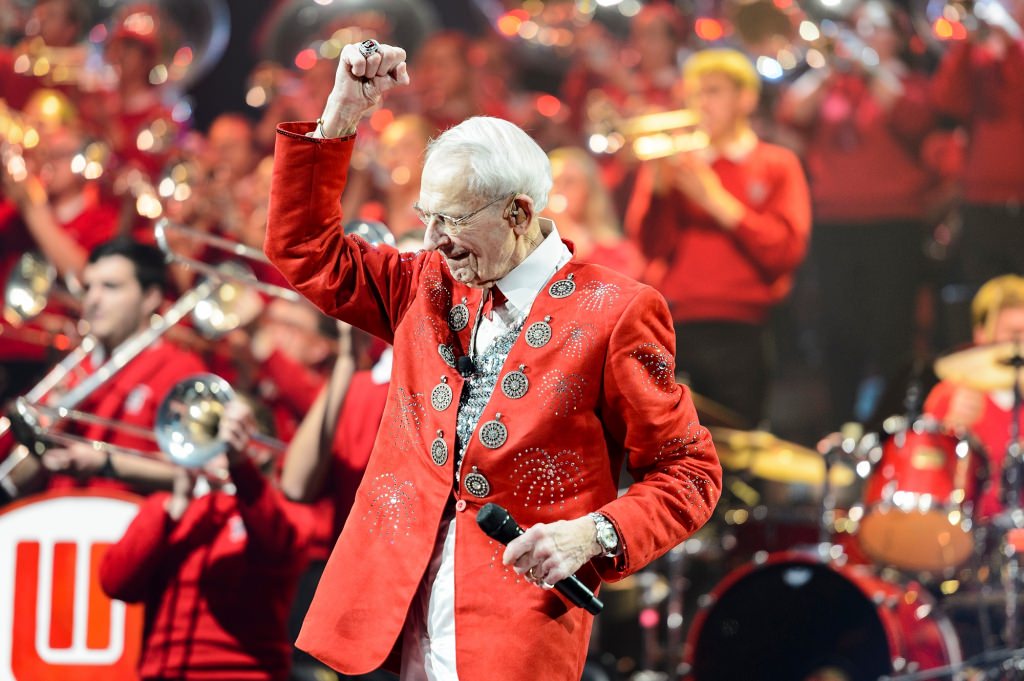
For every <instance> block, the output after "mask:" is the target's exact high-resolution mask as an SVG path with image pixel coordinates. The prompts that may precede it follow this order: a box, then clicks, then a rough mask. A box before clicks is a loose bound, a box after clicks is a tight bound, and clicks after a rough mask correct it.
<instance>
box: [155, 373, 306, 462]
mask: <svg viewBox="0 0 1024 681" xmlns="http://www.w3.org/2000/svg"><path fill="white" fill-rule="evenodd" d="M233 399H235V391H234V390H233V389H232V387H231V385H230V384H229V383H228V382H227V381H225V380H224V379H223V378H221V377H220V376H217V375H214V374H200V375H198V376H191V377H189V378H186V379H184V380H182V381H181V382H179V383H178V384H177V385H175V386H174V387H173V388H171V391H170V392H169V393H168V394H167V397H165V398H164V400H163V402H161V404H160V407H159V409H157V415H156V428H155V434H156V441H157V443H158V444H159V445H160V449H161V451H163V452H164V453H165V454H166V455H167V456H168V457H169V458H170V460H171V461H172V462H173V463H176V464H178V465H179V466H185V467H187V468H200V467H202V466H203V465H205V464H206V463H207V462H208V461H210V460H211V459H213V458H214V457H216V456H218V455H219V454H222V453H223V452H224V450H225V448H226V444H225V443H224V442H223V441H222V440H220V439H219V438H218V437H217V431H218V428H219V425H220V419H221V416H223V414H224V407H225V405H226V404H227V403H228V402H230V401H231V400H233ZM252 443H254V444H255V445H257V446H261V447H265V448H268V449H270V450H271V451H273V452H275V453H280V452H283V451H284V450H285V448H286V447H287V445H286V444H285V443H284V442H281V441H280V440H277V439H275V438H271V437H267V436H266V435H263V434H261V433H256V434H254V435H253V437H252Z"/></svg>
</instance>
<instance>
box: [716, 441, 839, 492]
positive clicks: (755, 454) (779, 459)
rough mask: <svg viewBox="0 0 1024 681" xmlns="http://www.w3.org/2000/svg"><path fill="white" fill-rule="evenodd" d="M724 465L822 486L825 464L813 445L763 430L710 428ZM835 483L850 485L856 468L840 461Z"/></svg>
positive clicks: (757, 475)
mask: <svg viewBox="0 0 1024 681" xmlns="http://www.w3.org/2000/svg"><path fill="white" fill-rule="evenodd" d="M709 430H710V431H711V437H712V439H713V440H714V442H715V449H716V450H717V451H718V458H719V460H720V461H721V462H722V466H723V468H726V469H729V470H733V471H748V472H749V474H750V475H752V476H753V477H755V478H760V479H764V480H769V481H772V482H780V483H785V484H792V485H806V486H809V487H817V488H820V487H821V486H822V484H823V482H824V477H825V466H824V465H823V463H822V461H821V455H819V454H818V453H817V452H816V451H814V450H813V449H807V448H806V447H801V446H800V445H796V444H793V443H791V442H786V441H785V440H781V439H779V438H777V437H775V436H774V435H772V434H771V433H769V432H766V431H762V430H751V431H746V430H733V429H730V428H710V429H709ZM829 475H831V476H832V477H831V484H833V485H835V486H837V487H847V486H849V485H850V484H852V483H853V481H854V472H853V470H852V469H850V468H849V467H847V466H845V465H841V464H840V465H837V466H835V467H833V468H832V470H831V471H830V472H829Z"/></svg>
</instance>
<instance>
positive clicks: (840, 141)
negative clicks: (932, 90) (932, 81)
mask: <svg viewBox="0 0 1024 681" xmlns="http://www.w3.org/2000/svg"><path fill="white" fill-rule="evenodd" d="M902 82H903V87H904V94H903V97H901V98H900V99H899V100H897V101H896V102H895V104H894V105H893V106H892V108H891V109H889V110H888V111H886V110H885V109H883V108H882V106H881V104H880V103H879V102H878V101H877V100H876V99H875V98H874V96H872V94H871V91H870V88H869V84H868V83H867V82H866V81H865V80H864V79H863V78H861V77H859V76H857V75H854V74H845V75H839V76H837V77H836V78H835V79H833V80H832V81H831V82H830V84H829V85H828V90H827V92H826V94H825V98H824V100H823V101H822V103H821V107H820V108H819V110H818V115H817V116H816V118H815V120H814V121H813V122H812V123H811V124H810V125H809V126H807V128H806V129H805V133H806V135H807V142H808V144H807V152H806V157H805V160H806V162H807V173H808V175H810V178H811V198H812V200H813V203H814V217H815V223H816V224H818V223H822V222H825V223H829V222H831V223H860V222H872V221H876V220H891V219H920V218H921V217H922V216H923V215H924V210H925V198H926V195H927V192H928V190H929V189H930V188H931V186H932V177H931V175H930V174H929V173H928V172H927V171H926V170H925V168H924V165H923V164H922V162H921V159H920V156H919V146H920V144H921V142H922V140H923V139H924V137H925V135H926V134H927V133H928V132H929V130H930V128H931V126H932V115H931V111H930V108H929V105H928V91H927V83H926V82H925V81H924V79H923V78H922V77H919V76H910V77H907V78H904V79H903V81H902Z"/></svg>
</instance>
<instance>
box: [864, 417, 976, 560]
mask: <svg viewBox="0 0 1024 681" xmlns="http://www.w3.org/2000/svg"><path fill="white" fill-rule="evenodd" d="M887 430H888V431H889V432H888V433H887V435H886V437H884V438H878V437H876V436H871V437H867V438H865V439H864V441H863V442H862V445H861V446H860V447H859V448H858V452H857V453H858V455H859V457H860V458H861V461H860V462H859V463H858V464H857V466H858V471H861V467H862V465H863V467H864V469H865V471H866V472H867V476H866V477H867V478H868V481H867V486H866V489H865V493H864V507H865V515H864V519H863V520H862V521H861V523H860V528H859V532H858V540H859V542H860V545H861V547H862V548H863V549H864V551H865V552H866V553H867V554H868V555H869V556H870V557H871V558H872V559H874V560H875V561H877V562H879V563H880V564H884V565H892V566H895V567H897V568H901V569H903V570H908V571H911V572H934V573H942V572H943V571H945V570H948V569H951V568H955V567H957V566H959V565H962V564H963V563H964V562H965V561H966V560H967V559H968V558H969V557H970V556H971V555H973V553H974V539H973V535H972V530H973V517H974V505H975V502H976V501H977V499H978V498H979V496H980V492H981V488H982V482H983V480H984V478H985V473H986V466H985V465H984V461H985V458H984V456H983V455H982V454H981V452H982V451H983V450H982V449H981V448H980V446H979V445H978V444H977V443H975V442H974V441H973V440H972V439H971V438H969V437H967V436H965V435H962V434H956V433H953V432H951V431H949V430H947V429H946V428H944V427H943V426H942V425H941V424H939V423H937V422H935V421H934V420H931V419H929V418H926V417H922V418H919V419H917V420H915V421H913V422H909V421H900V420H887Z"/></svg>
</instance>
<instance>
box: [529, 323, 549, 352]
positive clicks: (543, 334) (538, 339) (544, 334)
mask: <svg viewBox="0 0 1024 681" xmlns="http://www.w3.org/2000/svg"><path fill="white" fill-rule="evenodd" d="M550 340H551V325H550V324H548V323H547V322H534V323H533V324H530V326H529V328H527V329H526V344H527V345H529V346H530V347H531V348H542V347H544V346H545V345H547V344H548V341H550Z"/></svg>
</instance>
